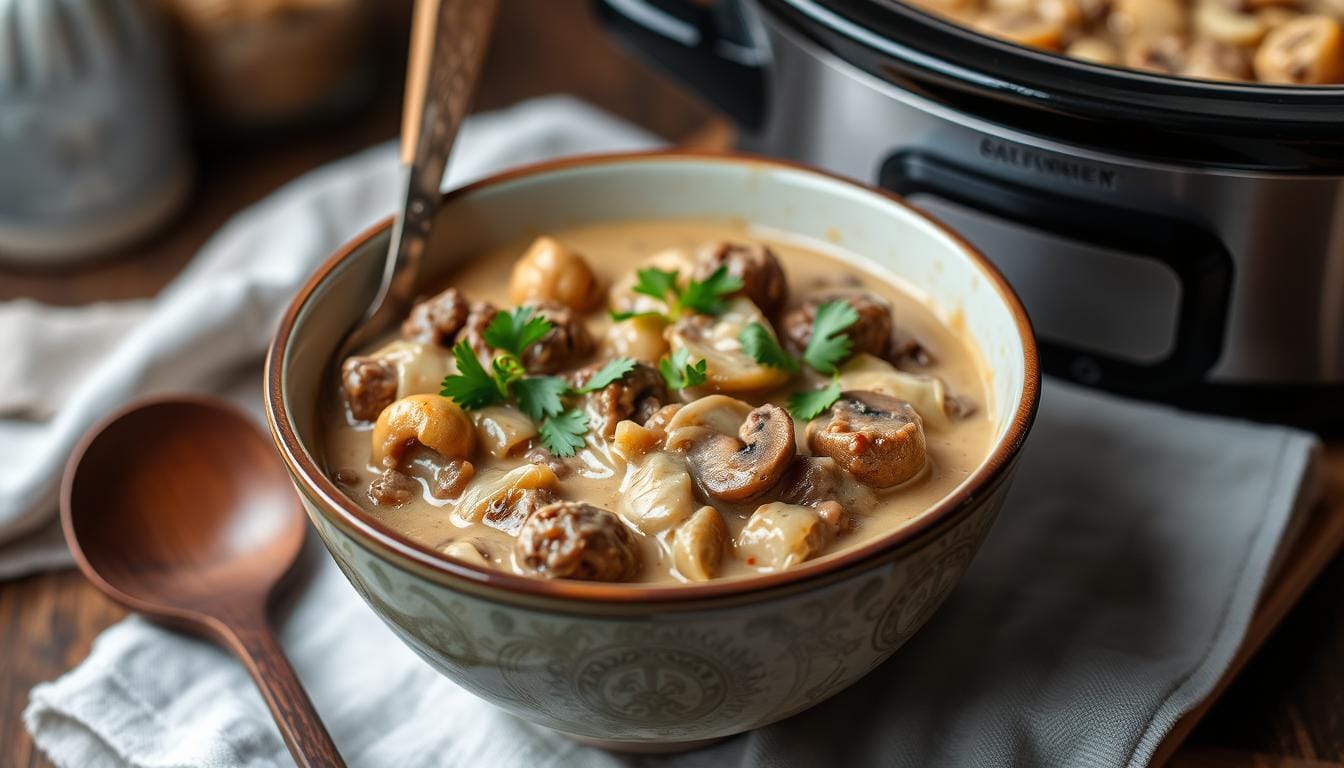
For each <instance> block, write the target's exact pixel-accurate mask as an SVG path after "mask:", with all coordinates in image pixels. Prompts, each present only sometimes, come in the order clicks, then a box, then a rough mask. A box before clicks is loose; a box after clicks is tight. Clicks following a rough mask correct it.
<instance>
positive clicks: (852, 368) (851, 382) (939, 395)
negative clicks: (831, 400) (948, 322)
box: [840, 355, 975, 430]
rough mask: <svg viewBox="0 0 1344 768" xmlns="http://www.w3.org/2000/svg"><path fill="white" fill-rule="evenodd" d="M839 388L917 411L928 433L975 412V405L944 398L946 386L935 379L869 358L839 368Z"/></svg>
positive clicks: (853, 361)
mask: <svg viewBox="0 0 1344 768" xmlns="http://www.w3.org/2000/svg"><path fill="white" fill-rule="evenodd" d="M840 386H841V388H843V389H861V390H869V391H872V392H879V393H881V394H884V395H891V396H892V397H894V398H896V399H897V400H905V401H906V402H908V403H910V404H911V405H913V406H914V407H915V410H916V411H919V415H920V416H921V417H923V419H924V423H925V424H926V425H927V426H928V427H929V428H930V429H935V430H938V429H946V428H948V427H949V426H951V424H952V421H953V420H954V419H957V418H961V417H963V416H965V415H967V414H969V413H971V412H972V411H974V410H975V405H974V404H973V403H970V402H963V401H962V400H960V399H959V398H955V397H953V396H951V395H949V394H948V391H947V385H946V384H944V383H943V380H942V379H940V378H938V377H936V376H923V375H919V374H914V373H906V372H905V371H902V370H899V369H898V368H896V367H895V366H893V365H892V364H891V363H888V362H886V361H885V360H878V359H877V358H875V357H872V356H871V355H855V356H854V357H853V358H852V359H851V360H850V361H849V362H848V363H846V364H844V365H843V366H841V367H840Z"/></svg>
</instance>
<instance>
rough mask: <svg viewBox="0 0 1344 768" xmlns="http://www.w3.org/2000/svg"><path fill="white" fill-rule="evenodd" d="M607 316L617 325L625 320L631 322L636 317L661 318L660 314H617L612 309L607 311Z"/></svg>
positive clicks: (631, 312)
mask: <svg viewBox="0 0 1344 768" xmlns="http://www.w3.org/2000/svg"><path fill="white" fill-rule="evenodd" d="M607 314H608V315H611V319H612V320H613V321H614V322H617V323H620V322H624V321H626V320H633V319H635V318H636V317H663V313H662V312H634V311H629V312H617V311H616V310H614V309H612V310H608V311H607Z"/></svg>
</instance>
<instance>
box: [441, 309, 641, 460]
mask: <svg viewBox="0 0 1344 768" xmlns="http://www.w3.org/2000/svg"><path fill="white" fill-rule="evenodd" d="M554 327H555V325H554V324H553V323H552V322H551V321H550V320H547V319H546V318H545V317H542V316H540V315H536V314H534V312H533V309H532V308H531V307H518V308H516V309H514V310H512V311H510V312H500V313H498V314H496V315H495V316H494V318H493V319H491V320H490V323H489V325H487V326H486V328H485V331H484V332H483V333H482V334H481V337H482V338H483V339H484V340H485V343H486V344H488V345H490V347H491V348H493V349H494V350H496V351H497V352H498V354H497V355H495V359H494V360H492V361H491V362H490V369H489V370H486V367H485V366H484V365H481V361H480V360H478V359H477V358H476V353H475V352H473V351H472V349H471V345H470V344H468V343H467V342H466V341H465V340H463V341H459V342H457V343H456V344H454V345H453V359H455V360H456V361H457V373H455V374H452V375H450V376H445V377H444V379H443V384H442V388H441V389H440V391H439V394H441V395H443V396H444V397H449V398H452V400H453V402H455V403H457V404H458V405H459V406H460V407H462V408H464V409H466V410H474V409H476V408H484V407H485V406H487V405H495V404H497V403H504V402H508V401H509V400H513V401H514V402H515V403H517V405H518V410H520V411H522V412H523V413H525V414H527V417H528V418H529V419H532V420H533V421H535V422H537V424H539V425H540V426H539V427H538V433H539V434H540V436H541V443H542V445H544V446H545V447H546V450H548V451H550V452H551V453H553V454H555V455H556V456H573V455H574V452H575V451H577V450H578V449H579V448H581V447H582V446H583V435H584V434H585V433H586V432H587V431H588V417H587V416H585V415H584V414H583V412H582V411H579V410H575V409H570V410H565V398H566V397H570V396H573V395H578V394H583V393H587V392H593V391H596V390H598V389H601V388H602V387H605V386H607V385H609V384H611V383H612V382H615V381H618V380H620V379H621V378H622V377H624V376H625V375H626V374H627V373H629V372H630V371H631V369H633V368H634V367H635V361H634V360H631V359H629V358H624V357H618V358H616V359H614V360H610V361H608V362H607V364H606V365H604V366H602V367H601V368H600V369H599V370H598V371H597V372H596V373H594V374H593V376H592V377H591V378H589V379H588V381H587V383H586V384H584V386H583V387H582V388H579V389H572V388H570V386H569V383H568V382H566V381H565V380H564V379H562V378H560V377H559V376H529V375H527V366H526V365H525V364H524V363H523V359H522V358H523V352H524V351H525V350H526V349H527V348H528V347H530V346H532V345H533V344H536V343H537V342H538V341H541V339H542V337H544V336H545V335H546V334H547V333H550V331H551V329H552V328H554Z"/></svg>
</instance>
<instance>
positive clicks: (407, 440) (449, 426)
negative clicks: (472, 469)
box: [372, 395, 476, 467]
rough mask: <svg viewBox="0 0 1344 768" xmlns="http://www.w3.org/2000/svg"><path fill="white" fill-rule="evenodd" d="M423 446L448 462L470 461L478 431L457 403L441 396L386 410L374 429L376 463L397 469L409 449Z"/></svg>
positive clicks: (420, 398) (403, 402) (419, 397)
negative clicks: (456, 460) (457, 460)
mask: <svg viewBox="0 0 1344 768" xmlns="http://www.w3.org/2000/svg"><path fill="white" fill-rule="evenodd" d="M417 443H418V444H420V445H423V446H425V447H426V448H429V449H432V450H434V451H437V452H438V454H439V455H440V456H442V457H444V458H445V459H469V458H471V452H472V451H473V450H475V448H476V429H475V428H474V427H473V426H472V425H471V419H468V418H467V415H466V414H465V413H463V412H462V409H461V408H459V407H458V405H457V403H454V402H453V401H452V400H450V399H448V398H446V397H443V396H442V395H411V396H410V397H403V398H401V399H400V400H398V401H396V402H395V403H392V404H391V405H389V406H388V407H386V408H384V409H383V412H382V413H381V414H379V415H378V421H377V423H375V424H374V426H373V452H372V453H373V457H372V458H373V463H374V465H375V466H380V467H395V466H396V465H397V462H399V461H400V460H401V456H402V454H403V453H405V451H406V449H407V448H409V447H411V446H413V445H415V444H417Z"/></svg>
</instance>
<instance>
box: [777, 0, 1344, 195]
mask: <svg viewBox="0 0 1344 768" xmlns="http://www.w3.org/2000/svg"><path fill="white" fill-rule="evenodd" d="M758 2H759V3H760V4H761V5H762V6H764V7H765V8H767V9H768V10H770V11H772V12H773V13H775V14H776V15H777V16H778V17H780V18H781V19H783V20H784V21H786V22H787V23H789V25H790V26H791V27H793V28H794V29H795V30H796V31H798V32H800V33H802V34H804V35H806V36H807V37H809V38H810V39H812V40H813V41H814V42H816V43H818V44H820V45H821V46H823V47H824V48H826V49H828V50H829V51H831V52H832V53H833V54H835V55H837V56H839V57H840V58H842V59H844V60H845V61H847V62H849V63H850V64H851V65H853V66H857V67H859V68H861V69H863V70H864V71H866V72H868V73H869V74H871V75H874V76H876V77H879V78H882V79H884V80H887V81H889V82H892V83H894V84H896V85H898V86H900V87H902V88H905V89H907V90H910V91H912V92H915V93H918V94H920V95H923V96H925V97H927V98H931V99H933V100H935V101H937V102H939V103H942V104H945V105H947V106H950V107H953V108H955V109H959V110H962V111H966V112H969V113H972V114H975V115H977V116H979V117H982V118H985V119H988V120H991V121H993V122H998V123H1001V124H1004V125H1008V126H1011V127H1013V128H1016V129H1019V130H1024V131H1027V132H1031V133H1035V134H1039V135H1045V136H1050V137H1052V138H1055V139H1060V140H1064V141H1070V142H1072V143H1076V144H1080V145H1083V146H1091V147H1094V148H1097V149H1100V150H1104V151H1109V152H1116V151H1120V152H1125V153H1127V154H1131V155H1134V156H1137V157H1143V158H1148V159H1153V160H1156V161H1164V162H1173V161H1174V162H1181V163H1184V164H1205V165H1212V166H1218V167H1221V168H1239V169H1247V170H1257V171H1267V170H1269V171H1285V172H1295V173H1301V172H1308V173H1333V172H1339V171H1342V170H1344V85H1341V86H1281V85H1265V84H1259V83H1229V82H1214V81H1205V80H1194V79H1189V78H1181V77H1170V76H1164V75H1158V74H1153V73H1148V72H1142V71H1138V70H1132V69H1123V68H1119V67H1108V66H1103V65H1098V64H1092V63H1089V62H1084V61H1079V60H1076V59H1070V58H1067V57H1065V56H1062V55H1058V54H1054V53H1050V52H1048V51H1043V50H1039V49H1033V48H1027V47H1024V46H1020V45H1017V44H1014V43H1010V42H1007V41H1004V40H1000V39H998V38H993V37H989V36H986V35H982V34H979V33H977V32H974V31H972V30H970V29H968V28H966V27H963V26H961V25H958V24H956V23H953V22H950V21H946V20H944V19H941V18H938V17H935V16H933V15H930V14H927V13H925V12H923V11H920V10H918V9H917V8H914V7H912V6H908V5H905V4H904V3H902V2H899V0H758Z"/></svg>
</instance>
